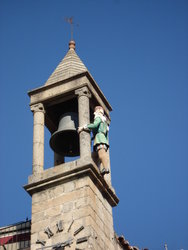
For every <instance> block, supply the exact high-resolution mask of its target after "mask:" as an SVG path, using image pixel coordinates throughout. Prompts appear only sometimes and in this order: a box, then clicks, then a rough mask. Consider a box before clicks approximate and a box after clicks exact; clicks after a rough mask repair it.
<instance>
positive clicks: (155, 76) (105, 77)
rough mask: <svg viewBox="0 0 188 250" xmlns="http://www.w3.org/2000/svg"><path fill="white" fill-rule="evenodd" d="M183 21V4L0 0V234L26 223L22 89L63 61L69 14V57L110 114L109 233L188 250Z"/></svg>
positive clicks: (186, 18)
mask: <svg viewBox="0 0 188 250" xmlns="http://www.w3.org/2000/svg"><path fill="white" fill-rule="evenodd" d="M187 13H188V1H185V0H171V1H170V0H124V1H123V0H109V1H107V0H106V1H105V0H93V1H92V0H77V1H76V0H75V1H71V0H70V1H66V0H61V1H60V0H54V1H52V0H32V1H31V0H17V1H14V0H1V1H0V37H1V39H0V93H1V95H0V114H1V123H0V138H1V140H0V204H1V205H0V226H3V225H7V224H11V223H14V222H17V221H20V220H25V218H26V217H27V216H28V217H29V218H30V214H31V198H30V197H29V195H28V194H27V193H26V192H25V191H24V189H23V188H22V186H23V185H24V184H26V183H27V177H28V175H30V174H31V172H32V130H33V117H32V113H31V112H30V108H29V97H28V96H27V91H28V90H31V89H34V88H37V87H39V86H42V85H43V84H44V83H45V81H46V80H47V79H48V77H49V76H50V74H51V73H52V72H53V70H54V69H55V67H56V66H57V65H58V63H59V62H60V61H61V59H62V58H63V57H64V56H65V54H66V53H67V50H68V42H69V40H70V27H69V25H68V24H67V23H66V22H65V18H66V17H70V16H73V17H74V20H75V23H76V24H78V25H75V26H76V27H75V32H74V38H75V41H76V52H77V54H78V55H79V57H80V58H81V59H82V61H83V62H84V64H85V65H86V67H87V68H88V69H89V71H90V73H91V74H92V76H93V77H94V79H95V80H96V82H97V83H98V84H99V86H100V88H101V89H102V91H103V92H104V94H105V96H106V97H107V99H108V100H109V102H110V103H111V105H112V107H113V112H112V113H111V118H112V122H111V126H110V146H111V168H112V184H113V186H114V188H115V190H116V193H117V195H118V197H119V198H120V203H119V205H118V206H117V207H116V208H114V209H113V214H114V227H115V231H116V232H117V233H118V234H119V235H120V234H123V235H124V236H125V238H126V239H128V240H129V242H130V243H131V244H132V245H137V246H139V247H140V248H144V247H148V248H149V249H150V250H159V249H164V244H165V243H167V244H168V249H169V250H180V249H184V250H186V249H188V237H187V232H188V212H187V211H188V153H187V151H188V70H187V66H188V15H187ZM45 135H46V145H45V168H47V167H50V166H52V158H53V155H52V151H51V150H50V148H49V146H48V140H49V137H50V135H49V133H48V131H47V130H46V131H45Z"/></svg>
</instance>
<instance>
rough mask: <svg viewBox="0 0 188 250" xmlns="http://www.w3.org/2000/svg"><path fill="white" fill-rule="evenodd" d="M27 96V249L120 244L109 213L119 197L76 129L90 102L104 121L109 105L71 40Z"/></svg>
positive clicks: (89, 113)
mask: <svg viewBox="0 0 188 250" xmlns="http://www.w3.org/2000/svg"><path fill="white" fill-rule="evenodd" d="M29 96H30V107H31V111H32V112H33V120H34V122H33V164H32V166H33V171H32V175H31V176H29V178H28V184H27V185H25V186H24V188H25V190H26V191H27V192H28V193H29V194H30V195H31V197H32V218H31V220H32V225H31V250H36V249H38V250H39V249H59V250H60V249H65V250H66V249H72V250H73V249H74V250H76V249H77V250H78V249H80V250H81V249H99V250H106V249H110V250H111V249H112V250H114V249H119V248H117V246H116V242H115V237H114V228H113V216H112V207H114V206H116V205H117V204H118V201H119V200H118V197H117V196H116V194H115V191H114V189H113V187H112V185H111V177H110V174H109V175H105V176H104V177H103V176H102V175H101V174H100V171H99V164H98V160H97V159H93V158H92V148H91V137H90V133H89V132H88V131H82V132H81V133H80V134H78V133H77V127H78V126H83V125H85V124H88V123H90V120H92V119H93V111H94V107H95V106H97V105H100V106H102V107H103V109H104V112H105V115H106V117H107V119H108V120H109V121H110V111H111V110H112V108H111V106H110V104H109V102H108V101H107V99H106V97H105V96H104V94H103V93H102V91H101V90H100V88H99V86H98V85H97V83H96V82H95V80H94V79H93V77H92V76H91V74H90V73H89V71H88V70H87V68H86V67H85V65H84V64H83V62H82V61H81V60H80V58H79V57H78V55H77V54H76V52H75V42H74V41H70V43H69V50H68V52H67V54H66V56H65V57H64V58H63V60H62V61H61V62H60V64H59V65H58V66H57V68H56V69H55V71H54V72H53V73H52V75H51V76H50V77H49V79H48V80H47V82H46V83H45V84H44V85H43V86H41V87H39V88H37V89H34V90H31V91H29ZM45 126H46V127H47V129H48V130H49V131H50V133H51V135H52V136H51V139H50V142H49V143H50V146H51V148H52V151H53V152H54V166H52V167H50V168H48V169H44V127H45ZM108 155H109V151H108ZM75 156H76V158H74V157H75ZM65 157H71V158H70V159H71V161H69V162H66V160H65V159H66V158H65ZM109 161H110V160H109ZM109 165H110V162H109Z"/></svg>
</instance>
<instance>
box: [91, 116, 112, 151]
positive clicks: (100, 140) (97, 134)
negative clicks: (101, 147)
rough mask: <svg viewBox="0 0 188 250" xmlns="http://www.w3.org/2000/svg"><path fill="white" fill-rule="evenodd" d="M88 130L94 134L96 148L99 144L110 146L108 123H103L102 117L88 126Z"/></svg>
mask: <svg viewBox="0 0 188 250" xmlns="http://www.w3.org/2000/svg"><path fill="white" fill-rule="evenodd" d="M87 128H88V129H89V130H91V131H92V133H93V137H94V146H95V145H97V144H106V145H109V142H108V125H107V123H106V122H103V121H102V120H101V118H100V117H96V118H95V120H94V122H93V123H90V124H88V125H87Z"/></svg>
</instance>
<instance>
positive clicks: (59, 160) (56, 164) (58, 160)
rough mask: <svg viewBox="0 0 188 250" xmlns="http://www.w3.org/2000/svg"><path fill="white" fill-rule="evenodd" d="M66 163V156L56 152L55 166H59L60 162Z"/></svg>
mask: <svg viewBox="0 0 188 250" xmlns="http://www.w3.org/2000/svg"><path fill="white" fill-rule="evenodd" d="M62 163H65V158H64V156H62V155H59V154H57V153H56V152H54V166H58V165H59V164H62Z"/></svg>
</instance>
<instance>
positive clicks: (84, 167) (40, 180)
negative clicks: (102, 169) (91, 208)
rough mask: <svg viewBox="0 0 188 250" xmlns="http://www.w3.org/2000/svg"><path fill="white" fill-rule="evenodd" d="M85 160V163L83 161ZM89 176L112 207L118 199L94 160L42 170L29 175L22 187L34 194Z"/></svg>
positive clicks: (77, 161)
mask: <svg viewBox="0 0 188 250" xmlns="http://www.w3.org/2000/svg"><path fill="white" fill-rule="evenodd" d="M84 162H85V163H84ZM84 176H89V177H90V178H91V180H92V181H93V183H94V184H95V185H96V187H97V188H98V189H99V191H100V192H101V194H102V195H103V197H105V198H106V200H107V201H108V202H109V204H110V205H111V206H112V207H114V206H116V205H117V204H118V202H119V199H118V197H117V196H116V194H115V191H114V190H113V188H112V187H111V186H109V185H108V183H107V182H106V181H105V179H104V178H103V177H102V176H101V175H100V173H99V171H98V169H97V166H96V165H95V164H94V162H92V161H90V160H88V161H86V160H84V161H83V160H81V159H78V160H76V161H73V162H70V163H65V164H61V165H59V166H56V167H53V168H50V169H47V170H44V171H43V172H42V173H40V174H37V175H36V176H34V175H32V176H30V177H29V184H27V185H25V186H24V189H25V190H26V191H27V192H28V193H29V194H30V195H32V194H34V193H35V192H38V191H40V190H44V189H46V188H49V187H50V186H54V185H58V184H59V183H64V182H68V181H71V180H73V179H78V178H82V177H84Z"/></svg>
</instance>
